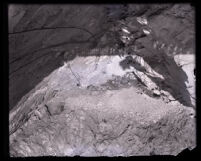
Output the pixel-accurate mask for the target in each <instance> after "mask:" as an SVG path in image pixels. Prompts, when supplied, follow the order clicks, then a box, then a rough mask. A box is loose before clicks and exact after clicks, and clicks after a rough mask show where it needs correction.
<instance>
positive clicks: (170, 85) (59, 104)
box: [9, 4, 196, 157]
mask: <svg viewBox="0 0 201 161" xmlns="http://www.w3.org/2000/svg"><path fill="white" fill-rule="evenodd" d="M17 12H18V13H17ZM9 14H10V15H9V32H10V35H9V41H10V43H9V50H10V53H9V58H10V60H9V62H10V71H9V84H10V87H9V93H10V98H9V99H10V100H9V101H10V109H11V110H10V113H9V134H10V154H11V156H14V157H16V156H22V157H23V156H44V155H45V156H49V155H51V156H52V155H53V156H54V155H56V156H75V155H80V156H133V155H177V154H178V153H180V152H181V151H182V150H184V149H186V148H189V149H193V148H194V147H195V146H196V138H195V137H196V136H195V133H196V129H195V117H196V113H195V76H194V75H193V71H194V69H195V62H194V59H195V56H194V55H195V53H194V52H195V51H194V38H195V36H194V32H195V31H194V23H195V22H194V21H193V17H194V10H193V8H192V6H190V5H187V4H186V5H177V4H176V5H134V4H128V5H116V6H114V5H101V6H95V5H86V6H78V5H73V6H70V5H66V6H65V5H55V6H51V5H31V6H26V7H25V6H23V5H19V6H10V8H9ZM83 15H85V18H83ZM12 16H13V17H12ZM25 82H26V83H25ZM22 84H23V86H22ZM18 100H19V101H18ZM15 104H16V105H15Z"/></svg>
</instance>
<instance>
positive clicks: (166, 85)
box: [120, 53, 193, 106]
mask: <svg viewBox="0 0 201 161" xmlns="http://www.w3.org/2000/svg"><path fill="white" fill-rule="evenodd" d="M158 54H159V53H158ZM160 55H161V58H162V59H161V61H160V63H159V62H158V60H157V59H154V55H153V59H151V58H150V57H144V60H145V61H146V62H147V63H148V64H149V65H150V67H151V68H152V69H153V70H154V69H156V68H157V71H156V70H155V72H157V73H159V74H161V75H162V76H163V77H164V80H162V79H161V78H158V77H152V76H149V75H147V76H148V77H149V78H150V79H151V80H152V81H153V82H154V83H156V85H157V86H158V87H159V88H160V89H161V90H164V91H168V92H169V93H170V94H171V95H172V96H173V97H174V98H175V100H178V101H179V102H180V103H181V104H183V105H185V106H193V105H192V102H191V99H190V94H189V92H188V90H187V86H186V84H185V82H186V81H188V77H187V75H186V73H185V72H184V71H183V70H182V68H180V67H178V66H177V64H176V63H175V61H174V59H173V58H169V57H168V56H166V55H165V54H164V53H160ZM120 66H121V67H122V68H123V69H124V70H125V69H129V68H130V67H131V66H132V67H134V68H135V69H136V70H138V71H140V72H143V73H144V74H146V69H145V67H143V66H142V65H141V64H139V63H138V62H136V61H135V60H134V58H133V57H132V56H127V57H126V58H125V59H124V60H123V61H121V62H120Z"/></svg>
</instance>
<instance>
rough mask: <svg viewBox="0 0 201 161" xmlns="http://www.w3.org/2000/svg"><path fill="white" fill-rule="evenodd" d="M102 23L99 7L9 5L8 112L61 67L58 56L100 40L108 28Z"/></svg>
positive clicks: (103, 19)
mask: <svg viewBox="0 0 201 161" xmlns="http://www.w3.org/2000/svg"><path fill="white" fill-rule="evenodd" d="M83 15H85V18H83ZM105 20H106V18H105V12H104V8H103V7H101V6H93V5H86V6H79V5H58V6H57V5H30V6H29V5H13V6H12V5H11V6H10V7H9V32H10V34H9V87H10V88H9V93H10V97H9V102H10V109H12V107H13V106H14V105H15V104H16V103H17V102H18V101H19V99H20V98H21V97H22V96H23V95H25V94H26V93H27V92H29V91H30V90H31V89H33V88H34V86H35V85H36V84H38V83H39V82H40V81H41V80H42V79H43V78H44V77H45V76H47V75H48V74H50V73H51V72H52V71H53V70H54V69H56V68H58V67H59V66H60V65H61V64H60V63H61V62H62V60H63V55H62V54H60V55H58V52H62V51H64V50H65V51H66V50H69V49H72V48H79V49H80V50H81V49H87V48H90V46H91V44H92V41H91V39H92V40H93V43H94V42H95V41H96V36H100V34H101V32H102V30H105V28H107V24H105V23H104V22H105ZM30 30H31V31H30ZM26 31H27V32H26ZM28 31H29V32H28ZM98 34H99V35H98ZM22 84H23V85H22Z"/></svg>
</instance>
